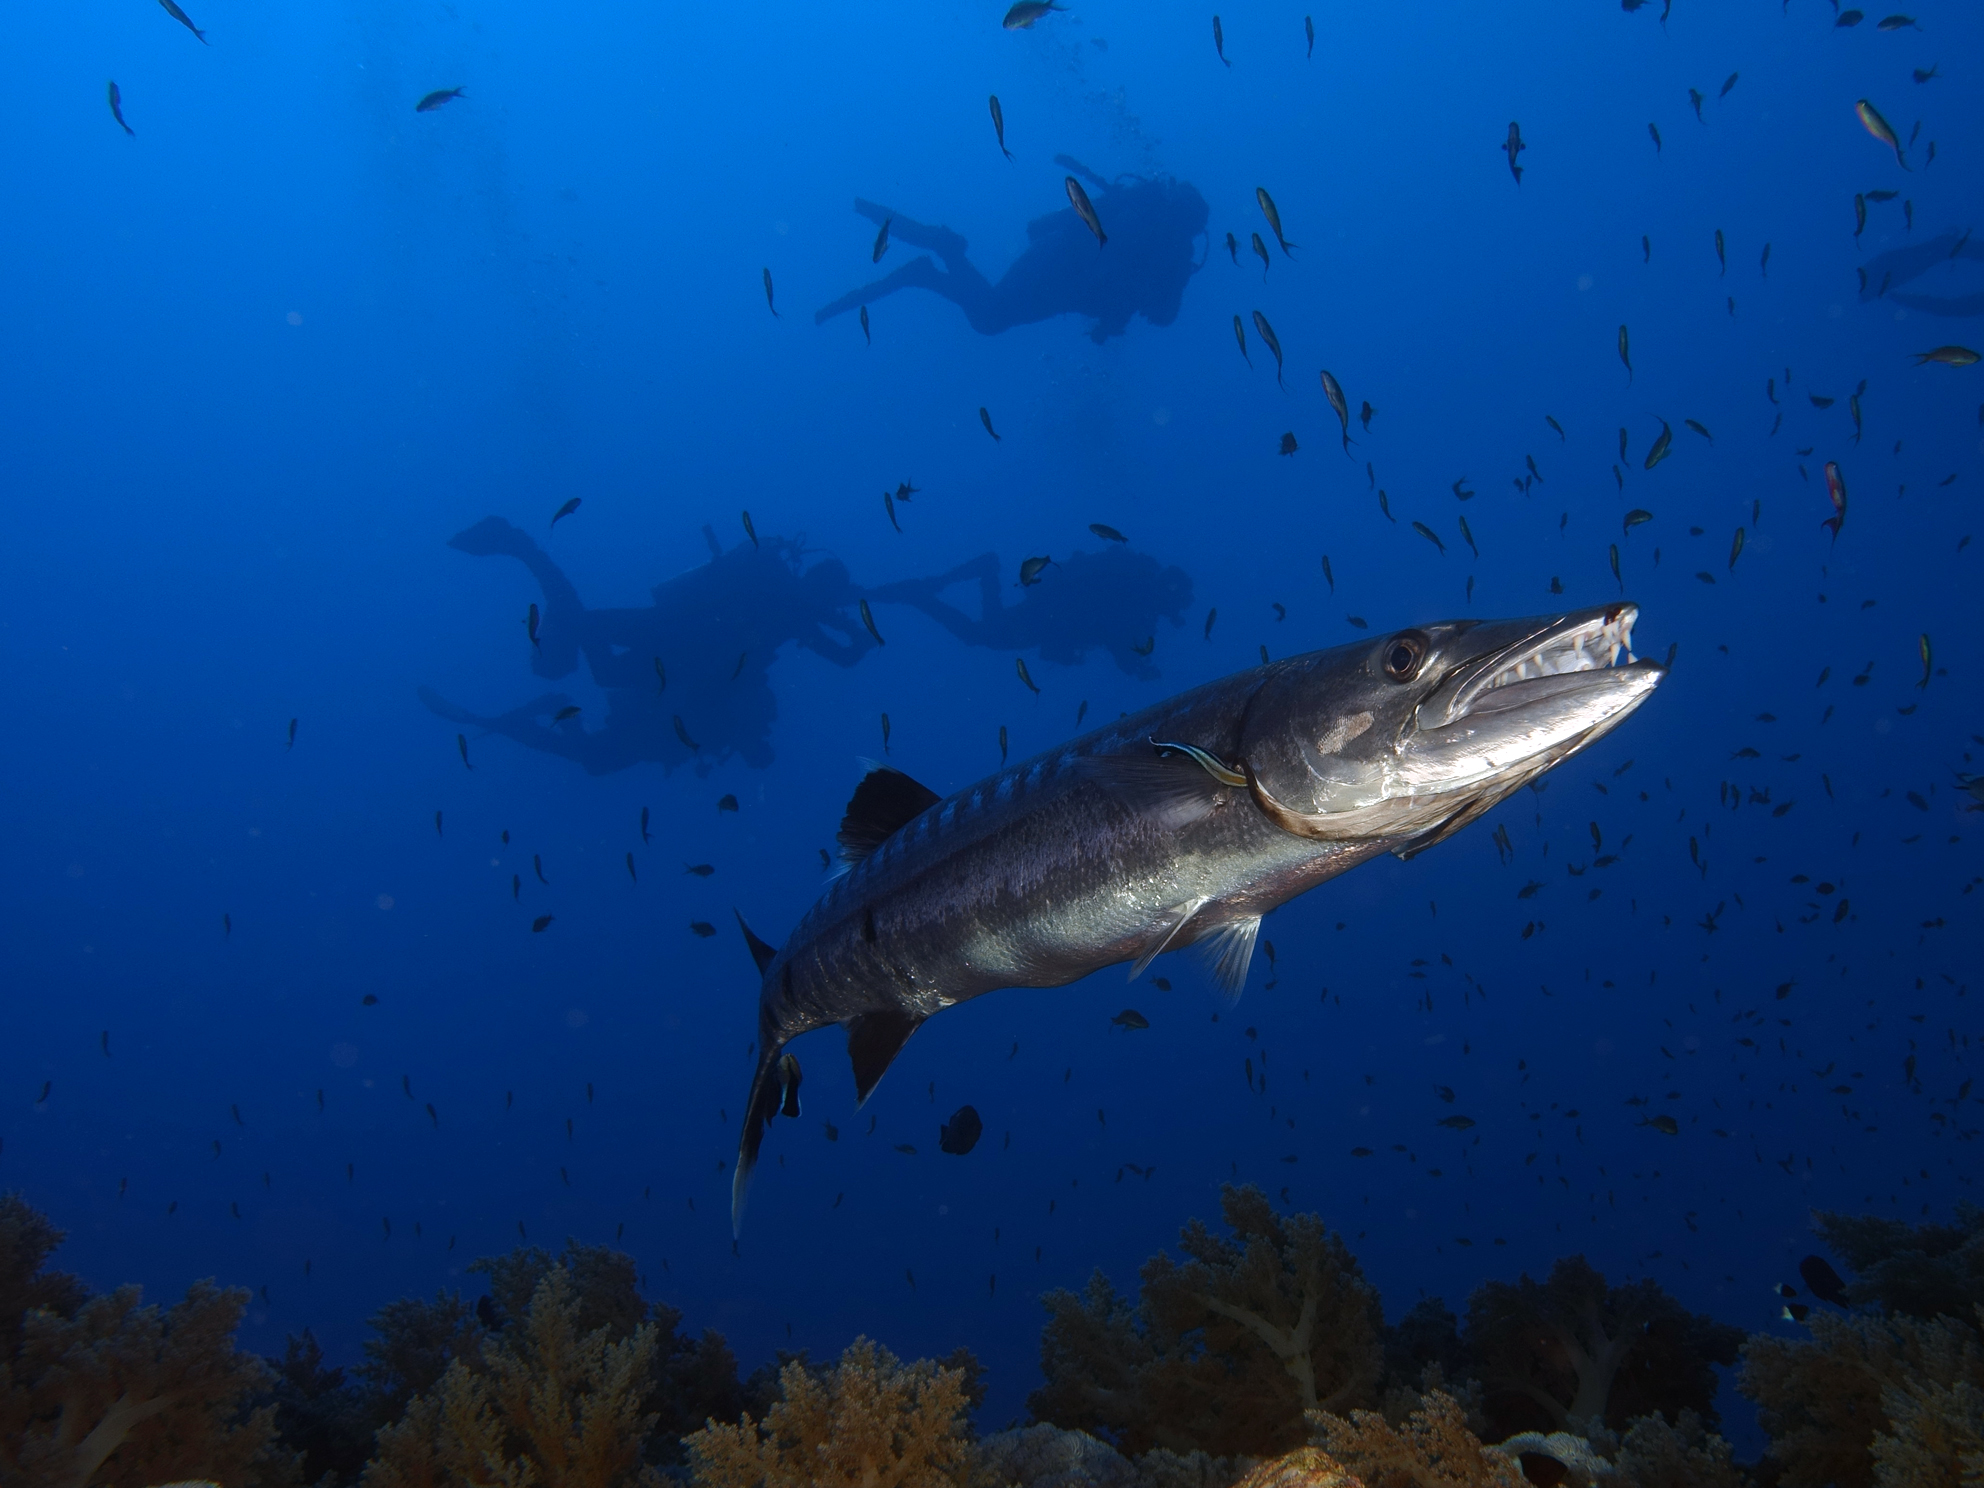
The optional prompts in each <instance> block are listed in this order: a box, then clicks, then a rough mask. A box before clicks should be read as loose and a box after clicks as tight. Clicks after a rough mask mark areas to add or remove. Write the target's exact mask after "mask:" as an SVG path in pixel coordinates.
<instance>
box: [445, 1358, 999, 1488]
mask: <svg viewBox="0 0 1984 1488" xmlns="http://www.w3.org/2000/svg"><path fill="white" fill-rule="evenodd" d="M779 1378H780V1384H781V1386H782V1387H783V1393H782V1395H781V1398H780V1399H779V1400H778V1402H777V1403H776V1404H774V1405H773V1406H772V1407H771V1409H770V1410H768V1411H767V1412H766V1413H765V1418H764V1421H763V1423H762V1424H759V1423H755V1422H753V1421H752V1419H751V1417H750V1416H749V1415H744V1416H742V1417H740V1418H739V1420H738V1422H737V1424H736V1425H735V1426H729V1425H724V1424H722V1423H720V1422H717V1421H711V1422H710V1423H709V1424H708V1425H707V1426H705V1427H704V1428H703V1429H702V1430H701V1431H698V1432H696V1433H694V1434H693V1435H691V1436H690V1437H688V1438H687V1441H686V1445H687V1446H688V1448H689V1458H690V1464H691V1470H692V1473H693V1481H694V1482H696V1483H697V1484H699V1485H701V1488H812V1485H814V1484H847V1485H849V1488H954V1485H957V1484H960V1483H962V1482H964V1481H965V1480H966V1478H967V1476H968V1474H969V1472H970V1469H971V1465H972V1450H971V1440H970V1429H969V1426H968V1424H967V1421H966V1415H965V1413H966V1397H965V1388H964V1386H965V1381H964V1376H963V1374H962V1373H961V1372H960V1371H958V1370H955V1369H945V1368H942V1367H941V1366H939V1365H937V1364H935V1363H933V1362H932V1361H930V1360H928V1359H922V1360H918V1361H917V1362H915V1363H913V1364H903V1363H901V1362H900V1361H898V1360H897V1359H896V1357H895V1356H894V1355H893V1354H891V1353H890V1352H889V1351H888V1350H887V1349H884V1348H881V1347H879V1346H878V1345H876V1344H874V1343H872V1342H870V1341H869V1340H868V1339H866V1338H857V1339H855V1340H854V1342H853V1343H851V1344H849V1345H848V1347H847V1352H845V1353H844V1354H842V1355H841V1357H840V1362H839V1363H838V1364H837V1365H836V1366H835V1367H834V1368H833V1369H832V1370H831V1371H828V1372H826V1373H825V1374H824V1376H822V1375H819V1374H815V1373H814V1372H813V1371H812V1370H810V1369H808V1368H807V1367H806V1366H805V1364H804V1363H802V1362H801V1361H799V1360H797V1359H795V1360H793V1361H792V1362H791V1363H789V1364H787V1365H786V1366H785V1368H784V1370H783V1371H782V1372H781V1374H780V1376H779ZM407 1488H418V1485H407Z"/></svg>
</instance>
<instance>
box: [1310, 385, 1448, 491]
mask: <svg viewBox="0 0 1984 1488" xmlns="http://www.w3.org/2000/svg"><path fill="white" fill-rule="evenodd" d="M1323 396H1324V397H1325V398H1327V399H1328V400H1329V405H1330V408H1331V410H1332V411H1333V412H1334V413H1335V414H1336V421H1337V423H1338V424H1340V425H1342V427H1343V452H1344V454H1345V456H1348V455H1349V454H1350V401H1349V400H1348V399H1347V398H1345V397H1344V396H1343V384H1342V383H1340V382H1338V381H1337V380H1336V379H1335V378H1334V377H1332V376H1330V374H1329V370H1328V369H1327V368H1325V369H1324V371H1323ZM1456 484H1458V482H1456Z"/></svg>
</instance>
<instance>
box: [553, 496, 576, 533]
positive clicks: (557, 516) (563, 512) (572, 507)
mask: <svg viewBox="0 0 1984 1488" xmlns="http://www.w3.org/2000/svg"><path fill="white" fill-rule="evenodd" d="M582 499H583V498H581V497H578V496H574V497H573V498H572V499H571V500H570V501H568V502H566V503H565V504H564V505H563V506H561V507H559V508H558V510H556V511H555V512H553V513H552V514H551V525H552V526H553V527H556V526H557V525H558V524H559V523H560V522H562V521H564V520H565V518H567V517H569V516H570V515H571V514H572V513H573V512H575V511H577V510H578V509H579V502H580V501H581V500H582Z"/></svg>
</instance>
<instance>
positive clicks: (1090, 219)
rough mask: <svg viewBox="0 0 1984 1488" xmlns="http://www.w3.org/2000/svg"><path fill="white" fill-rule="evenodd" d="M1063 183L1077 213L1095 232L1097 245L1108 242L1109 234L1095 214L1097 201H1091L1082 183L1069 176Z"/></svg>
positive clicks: (1090, 229)
mask: <svg viewBox="0 0 1984 1488" xmlns="http://www.w3.org/2000/svg"><path fill="white" fill-rule="evenodd" d="M1063 184H1064V185H1065V186H1066V187H1067V188H1068V202H1069V204H1070V205H1072V206H1073V207H1074V209H1075V215H1076V216H1077V217H1079V218H1081V220H1082V223H1083V225H1084V226H1086V227H1087V228H1088V230H1089V231H1090V232H1092V233H1094V234H1095V241H1096V244H1097V246H1100V245H1102V244H1104V243H1106V242H1108V241H1109V234H1108V233H1106V232H1104V231H1103V230H1102V219H1101V218H1100V217H1097V216H1096V215H1095V203H1093V202H1091V201H1090V200H1089V199H1088V193H1087V192H1086V191H1084V190H1082V183H1081V182H1080V181H1077V180H1076V179H1075V178H1074V177H1073V176H1069V177H1067V178H1066V179H1065V181H1064V182H1063Z"/></svg>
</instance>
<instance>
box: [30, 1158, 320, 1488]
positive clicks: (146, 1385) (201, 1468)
mask: <svg viewBox="0 0 1984 1488" xmlns="http://www.w3.org/2000/svg"><path fill="white" fill-rule="evenodd" d="M61 1241H62V1234H61V1232H60V1231H59V1230H57V1229H55V1228H54V1226H52V1225H51V1224H49V1222H48V1221H47V1220H46V1219H45V1218H44V1217H43V1216H41V1215H40V1214H38V1213H36V1212H35V1211H34V1210H33V1209H31V1208H29V1207H28V1205H27V1204H26V1203H25V1202H24V1201H23V1200H22V1199H21V1198H20V1196H19V1195H17V1194H6V1195H0V1480H5V1481H7V1482H9V1483H15V1482H19V1483H25V1484H31V1485H35V1488H144V1485H146V1484H149V1483H164V1482H170V1481H173V1480H175V1479H186V1478H210V1479H215V1480H219V1481H224V1482H226V1483H228V1484H230V1485H236V1484H241V1485H251V1488H252V1485H257V1484H284V1483H287V1482H288V1481H290V1479H291V1477H292V1475H293V1472H294V1461H293V1458H292V1457H291V1456H290V1455H288V1454H286V1453H283V1452H281V1451H280V1450H279V1449H278V1448H277V1447H276V1445H275V1420H274V1416H275V1411H274V1408H273V1407H272V1406H262V1407H260V1408H257V1409H249V1408H247V1407H248V1402H249V1400H250V1399H251V1397H252V1396H254V1395H255V1394H256V1392H258V1391H261V1390H263V1389H265V1388H266V1387H267V1385H268V1384H269V1378H270V1376H269V1371H268V1369H267V1366H265V1365H264V1364H263V1363H262V1361H261V1360H260V1359H258V1358H256V1357H255V1356H254V1355H253V1354H244V1353H240V1352H238V1351H236V1349H235V1347H234V1330H235V1328H236V1326H237V1325H238V1324H239V1323H240V1321H241V1314H242V1311H243V1309H244V1308H245V1307H246V1306H247V1303H248V1293H247V1292H246V1291H245V1290H234V1291H223V1290H222V1289H221V1288H219V1287H217V1286H215V1285H214V1284H213V1282H211V1281H199V1282H195V1283H194V1284H193V1285H192V1286H190V1287H189V1288H187V1291H186V1296H185V1297H184V1298H183V1299H182V1300H181V1301H179V1302H176V1303H174V1304H173V1305H172V1306H171V1307H170V1308H165V1309H161V1308H159V1307H158V1306H157V1305H156V1304H153V1305H150V1306H147V1305H145V1304H144V1303H143V1301H142V1297H141V1293H140V1291H139V1289H138V1288H137V1287H135V1286H125V1287H119V1288H118V1289H117V1290H116V1291H114V1292H108V1293H105V1294H102V1295H99V1296H91V1295H90V1294H89V1292H88V1290H87V1288H85V1287H84V1286H83V1285H82V1283H81V1282H79V1281H77V1280H76V1278H74V1277H73V1276H68V1275H65V1274H63V1273H60V1272H44V1271H43V1270H42V1265H43V1263H44V1262H45V1261H46V1260H47V1258H48V1256H49V1255H50V1254H51V1253H52V1252H53V1251H54V1249H55V1248H56V1246H58V1245H59V1244H60V1243H61Z"/></svg>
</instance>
